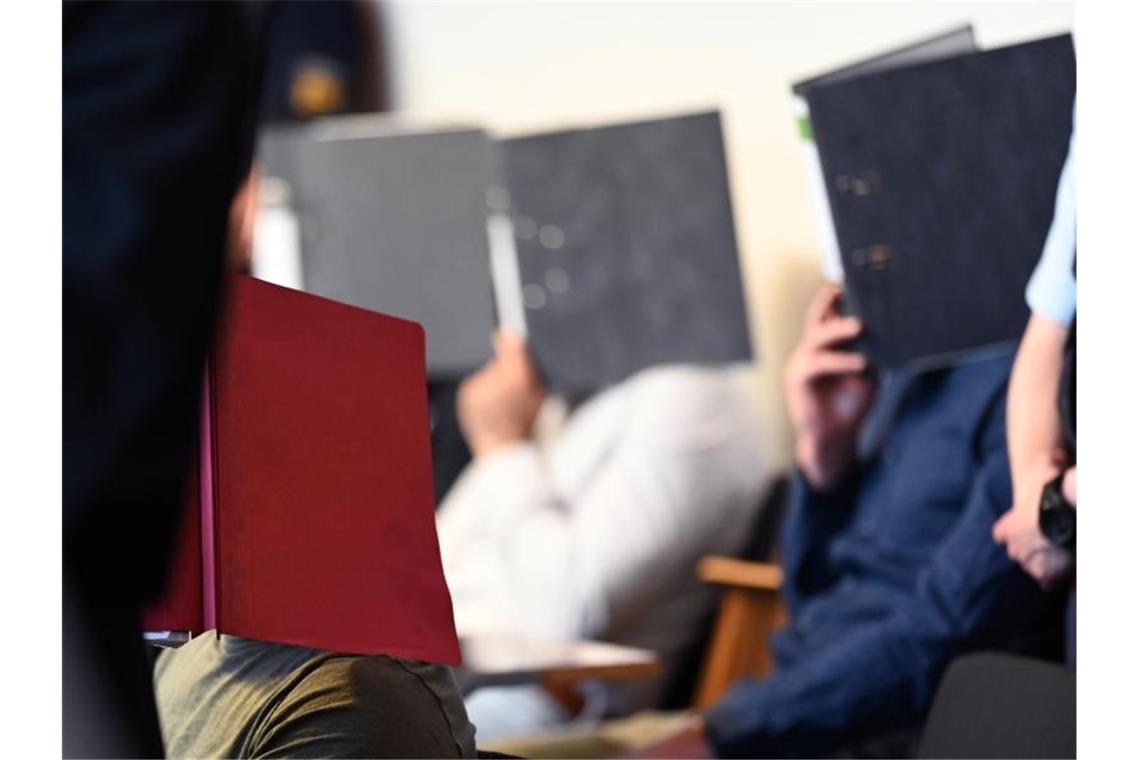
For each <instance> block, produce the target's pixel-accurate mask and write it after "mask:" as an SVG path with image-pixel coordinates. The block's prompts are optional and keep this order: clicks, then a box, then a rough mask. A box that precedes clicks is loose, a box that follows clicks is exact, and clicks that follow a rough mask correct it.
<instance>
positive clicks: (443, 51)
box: [384, 2, 1073, 466]
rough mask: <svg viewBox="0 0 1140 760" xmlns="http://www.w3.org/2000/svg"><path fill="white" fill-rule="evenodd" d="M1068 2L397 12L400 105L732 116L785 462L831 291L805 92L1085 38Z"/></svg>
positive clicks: (395, 7) (740, 194)
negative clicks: (816, 85)
mask: <svg viewBox="0 0 1140 760" xmlns="http://www.w3.org/2000/svg"><path fill="white" fill-rule="evenodd" d="M1072 14H1073V11H1072V5H1071V3H1067V2H1017V3H999V2H989V3H984V2H959V3H947V2H921V3H919V2H912V3H859V2H844V3H806V2H799V3H712V2H688V3H583V2H577V3H553V2H551V3H547V2H541V3H539V2H531V3H482V2H469V3H427V2H396V3H387V4H385V8H384V21H385V25H386V29H387V35H388V42H387V44H388V55H389V60H390V66H391V74H392V77H393V79H394V82H393V84H394V92H395V99H396V106H397V107H398V108H399V109H400V110H402V111H407V112H410V113H411V114H414V115H416V116H422V117H427V118H431V119H437V118H439V119H448V120H467V121H473V122H476V123H479V124H482V125H485V126H486V127H488V128H490V129H493V130H496V131H499V132H501V133H504V134H510V133H517V132H524V131H528V130H532V129H542V128H556V127H561V126H566V125H571V124H590V123H595V122H605V121H607V120H617V119H625V118H636V117H644V116H653V115H662V114H668V113H670V112H674V111H684V110H692V109H696V108H706V107H709V106H715V107H719V108H720V109H721V111H722V114H723V117H724V127H725V132H726V144H727V150H728V162H729V171H730V179H731V183H732V192H733V203H734V208H735V213H736V224H737V233H738V236H739V242H740V251H741V258H742V262H743V268H744V272H745V278H746V290H747V291H748V297H749V306H750V312H751V318H752V324H753V334H754V337H755V339H756V342H757V344H758V348H759V350H760V356H761V361H760V367H759V371H758V373H757V391H758V395H759V398H760V399H761V403H762V405H763V408H764V415H765V421H766V423H767V425H768V429H769V430H770V435H771V443H772V445H773V448H774V451H775V452H776V454H775V459H776V462H775V464H777V465H779V466H783V465H784V464H786V463H787V461H788V450H789V447H788V440H789V438H788V430H787V423H786V418H785V416H784V412H783V409H782V406H781V404H780V395H779V393H780V391H779V369H780V366H781V365H782V363H783V360H784V358H785V357H786V356H787V353H788V351H789V350H790V349H791V347H792V345H793V344H794V342H795V340H796V339H797V338H798V335H799V326H800V317H801V313H802V310H803V307H804V303H805V300H806V298H807V297H808V296H809V295H810V293H811V292H812V290H813V289H814V288H815V286H816V284H817V283H818V282H819V275H818V266H817V260H816V258H815V256H816V248H817V243H816V236H815V230H814V228H813V227H812V224H811V220H810V209H809V205H808V203H809V198H808V194H807V185H806V183H805V180H804V174H803V167H802V164H801V158H800V153H799V149H798V143H797V137H796V132H795V129H794V126H795V125H794V119H793V116H792V103H791V98H790V96H789V86H790V84H791V82H793V81H795V80H798V79H800V78H802V77H804V76H807V75H811V74H813V73H815V72H817V71H820V70H822V69H826V68H828V67H831V66H833V65H838V64H842V63H845V62H847V61H849V60H852V59H855V58H859V57H862V56H865V55H867V54H871V53H874V52H876V51H878V50H880V49H883V48H887V47H891V46H894V45H898V44H903V43H906V42H908V41H911V40H913V39H915V38H918V37H922V36H926V35H929V34H932V33H937V32H939V31H941V30H943V29H945V28H947V27H949V26H953V25H956V24H959V23H962V22H966V21H969V22H972V23H973V25H974V30H975V34H976V36H977V39H978V42H979V44H980V45H981V46H983V47H993V46H997V45H1002V44H1008V43H1011V42H1017V41H1021V40H1024V39H1029V38H1033V37H1038V36H1043V35H1047V34H1053V33H1059V32H1063V31H1067V30H1069V29H1071V28H1072Z"/></svg>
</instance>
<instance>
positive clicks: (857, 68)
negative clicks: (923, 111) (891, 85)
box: [792, 24, 978, 95]
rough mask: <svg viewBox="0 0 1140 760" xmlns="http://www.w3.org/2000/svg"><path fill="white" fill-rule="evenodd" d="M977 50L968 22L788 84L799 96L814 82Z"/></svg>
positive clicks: (840, 79)
mask: <svg viewBox="0 0 1140 760" xmlns="http://www.w3.org/2000/svg"><path fill="white" fill-rule="evenodd" d="M977 49H978V46H977V44H976V43H975V41H974V27H973V26H971V25H970V24H963V25H962V26H958V27H955V28H953V29H949V30H947V31H945V32H941V33H939V34H936V35H934V36H933V37H927V38H925V39H922V40H918V41H917V42H912V43H910V44H907V45H903V46H902V47H898V48H894V49H892V50H888V51H886V52H884V53H879V54H877V55H873V56H871V57H869V58H863V59H861V60H858V61H855V62H853V63H849V64H847V65H845V66H841V67H839V68H836V69H832V70H830V71H826V72H824V73H822V74H818V75H816V76H814V77H811V78H810V79H804V80H802V81H799V82H796V83H795V84H794V85H792V92H794V93H795V94H796V95H803V94H805V93H806V92H807V91H808V90H810V89H811V88H812V87H816V86H818V85H822V84H835V83H836V82H842V81H844V80H845V79H853V78H855V77H859V76H864V75H866V74H874V73H876V72H879V71H888V70H890V69H897V68H900V67H902V66H914V65H917V64H920V63H926V62H928V61H937V60H939V59H940V58H949V57H950V56H953V55H962V54H964V53H972V52H974V51H975V50H977Z"/></svg>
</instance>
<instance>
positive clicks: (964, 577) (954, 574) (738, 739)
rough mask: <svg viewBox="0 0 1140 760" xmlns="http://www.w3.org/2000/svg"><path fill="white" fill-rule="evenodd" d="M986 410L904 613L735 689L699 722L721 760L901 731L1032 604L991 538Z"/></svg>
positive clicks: (997, 469)
mask: <svg viewBox="0 0 1140 760" xmlns="http://www.w3.org/2000/svg"><path fill="white" fill-rule="evenodd" d="M1001 398H1004V395H1002V396H1001ZM995 406H996V407H997V408H996V409H994V410H993V411H992V412H991V413H990V415H989V418H990V419H989V423H988V426H987V430H986V435H985V440H984V441H983V445H984V452H983V454H982V458H981V461H980V462H979V466H978V468H977V475H976V476H975V479H974V482H973V485H972V487H971V490H970V495H969V498H968V503H967V504H966V507H965V509H964V510H963V512H962V515H961V517H960V518H959V519H958V522H957V523H956V524H955V526H954V528H953V529H952V530H951V532H950V533H949V534H948V535H947V537H946V538H945V540H944V541H943V542H942V543H941V545H940V546H939V547H938V549H937V550H936V551H935V552H934V553H933V555H932V556H931V558H930V562H929V564H928V566H927V567H926V568H925V569H924V570H923V571H922V572H921V573H920V575H919V577H918V580H917V583H916V587H915V591H914V594H913V597H912V599H911V601H910V603H909V604H903V605H898V607H897V608H896V609H895V610H894V612H893V613H892V614H891V615H889V616H886V617H883V618H878V619H875V620H873V621H870V622H868V623H866V624H863V625H860V626H856V627H853V628H852V631H851V635H850V636H847V637H845V638H844V639H843V640H841V641H839V642H837V643H836V644H834V645H833V646H831V647H829V648H827V649H826V650H824V651H823V652H821V653H820V654H819V655H818V656H814V657H811V658H808V659H807V660H806V661H805V662H802V663H799V664H797V665H795V666H793V667H791V668H789V669H787V670H784V671H781V672H779V673H777V674H776V675H775V676H773V677H770V678H767V679H763V680H756V679H750V680H744V681H741V682H738V683H737V684H736V685H735V686H734V687H733V688H732V689H731V690H730V691H729V693H728V694H727V695H726V696H725V698H724V699H723V700H722V701H721V702H720V703H719V704H717V705H716V706H714V707H713V708H712V710H710V711H709V713H708V714H707V721H708V733H709V737H710V739H711V740H712V742H713V744H714V746H715V747H716V749H717V750H718V752H719V753H720V754H721V755H723V756H727V757H732V756H749V757H768V756H789V757H790V756H800V755H811V754H813V753H818V752H819V751H821V750H822V749H824V748H827V747H830V746H834V745H835V744H837V743H840V742H842V741H844V738H845V736H846V735H847V734H848V732H852V731H853V732H856V733H858V734H863V735H866V734H869V733H872V732H875V731H886V730H890V729H891V728H894V727H898V726H902V725H907V724H908V723H909V722H913V721H915V720H917V719H918V718H919V717H920V716H921V714H922V712H923V711H924V710H925V709H926V707H927V706H928V704H929V702H930V699H931V696H932V691H933V690H934V688H935V687H936V685H937V679H938V678H939V676H940V674H941V672H942V669H943V668H944V667H945V665H946V664H947V663H948V662H949V660H950V658H952V657H953V656H954V655H955V654H956V653H957V652H958V651H960V649H961V648H962V647H964V646H966V645H968V644H969V643H970V642H971V641H973V640H975V639H977V638H978V637H980V636H982V635H983V634H984V633H985V632H986V630H987V629H989V628H996V627H1001V626H1003V625H1004V624H1005V623H1006V620H1007V618H1020V617H1021V616H1022V615H1023V614H1024V613H1025V606H1026V604H1028V603H1032V602H1033V601H1034V600H1039V599H1040V597H1039V595H1038V594H1037V593H1036V590H1035V587H1034V586H1033V585H1032V583H1031V582H1030V581H1029V579H1028V578H1027V577H1026V576H1025V575H1024V574H1023V573H1021V571H1020V570H1019V569H1018V568H1017V566H1016V565H1014V564H1013V563H1012V562H1011V561H1010V560H1009V559H1008V557H1007V556H1006V555H1005V551H1004V550H1003V549H1002V548H1001V547H1000V546H998V545H996V544H995V543H994V541H993V539H992V538H991V536H990V530H991V528H992V526H993V523H994V521H995V520H996V519H997V518H998V516H1000V515H1001V513H1002V512H1003V511H1004V510H1005V509H1006V508H1007V507H1008V506H1009V504H1010V499H1011V486H1010V477H1009V466H1008V461H1007V457H1006V453H1005V445H1004V438H1003V436H1002V435H1001V432H1002V431H1003V430H1004V414H1003V413H1002V405H1001V403H1000V402H998V403H996V404H995Z"/></svg>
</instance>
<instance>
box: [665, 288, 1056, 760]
mask: <svg viewBox="0 0 1140 760" xmlns="http://www.w3.org/2000/svg"><path fill="white" fill-rule="evenodd" d="M838 298H839V291H838V289H836V288H833V287H828V288H827V289H825V290H824V291H823V292H822V293H820V295H819V296H817V298H816V300H815V302H814V304H813V306H812V308H811V310H810V312H809V314H808V317H807V320H806V325H805V330H804V335H803V338H802V339H801V342H800V345H799V347H798V348H797V350H796V352H795V353H794V354H793V356H792V358H791V359H790V361H789V363H788V366H787V369H786V372H785V391H786V394H787V398H788V406H789V411H790V414H791V417H792V421H793V424H794V426H795V432H796V448H795V458H796V465H797V471H796V474H795V476H794V483H793V493H792V497H791V501H790V503H789V513H788V516H787V518H786V521H785V525H784V530H783V536H782V542H781V556H782V563H783V567H784V572H785V581H784V588H783V594H784V599H785V601H786V603H787V605H788V608H789V612H790V622H789V623H788V625H787V627H786V628H785V629H784V630H783V631H781V632H780V633H778V634H776V636H775V637H774V638H773V639H772V641H771V642H770V644H771V647H772V650H773V653H774V655H775V661H776V667H775V671H774V673H772V674H771V675H770V676H768V677H765V678H761V679H755V678H747V679H743V680H741V681H739V682H737V683H736V684H735V685H734V686H733V687H732V688H731V689H730V690H729V692H728V693H727V694H726V695H725V696H724V697H723V698H722V699H721V700H720V702H719V703H718V704H716V705H714V706H713V707H712V708H711V709H710V710H708V711H707V712H706V713H705V714H703V715H702V716H700V717H699V719H698V720H697V721H695V723H694V724H693V725H691V726H689V727H687V728H686V729H685V730H684V731H683V732H680V733H678V734H675V735H673V736H672V737H671V738H670V739H668V740H667V741H665V742H663V743H662V744H659V745H657V746H656V747H654V748H652V749H650V750H648V752H647V753H646V755H645V756H647V757H694V756H709V755H719V756H725V757H809V756H820V755H821V754H828V753H834V752H837V751H844V750H850V749H851V748H852V747H861V748H862V750H860V751H873V750H870V749H869V748H870V747H875V746H877V747H878V750H879V751H885V752H886V753H888V754H891V755H898V754H899V753H900V752H905V751H909V750H912V749H913V745H911V743H910V742H911V741H912V740H913V738H915V737H916V736H917V726H918V724H919V723H920V722H921V720H922V718H923V716H924V714H925V711H926V710H927V709H928V708H929V705H930V702H931V699H932V697H933V693H934V690H935V689H936V687H937V685H938V683H939V679H940V677H941V675H942V672H943V670H944V668H945V667H946V665H947V664H948V663H949V662H950V660H951V659H952V658H953V657H955V656H956V655H958V654H960V653H963V652H967V651H971V650H974V649H978V648H982V647H985V648H991V649H1007V650H1026V649H1029V650H1035V651H1037V652H1041V651H1046V650H1050V647H1052V650H1050V651H1051V652H1052V653H1059V648H1060V647H1059V643H1060V642H1059V638H1060V637H1059V632H1060V630H1059V629H1060V626H1059V622H1060V615H1059V612H1060V609H1059V606H1058V604H1057V603H1056V602H1058V601H1059V600H1058V599H1056V598H1053V597H1051V596H1050V595H1047V594H1046V593H1045V592H1043V591H1042V590H1041V589H1040V588H1038V587H1037V585H1036V584H1035V583H1033V581H1032V580H1031V579H1030V578H1029V577H1028V576H1026V575H1025V574H1023V573H1022V572H1021V571H1020V569H1019V568H1018V566H1017V565H1016V564H1015V563H1014V562H1013V561H1011V560H1010V559H1009V557H1007V556H1006V552H1005V551H1004V549H1003V548H1002V547H1000V546H997V545H996V544H994V543H993V542H992V541H991V540H989V535H990V531H991V529H992V527H993V524H994V521H995V520H996V519H997V518H998V517H999V516H1000V515H1001V514H1002V513H1003V512H1004V511H1005V509H1006V508H1007V507H1008V505H1009V503H1010V498H1011V483H1010V471H1009V461H1008V457H1007V454H1006V446H1005V395H1006V384H1007V382H1008V379H1009V372H1010V366H1011V363H1012V359H1013V355H1012V352H1005V353H1001V354H996V355H990V356H988V357H986V358H977V359H976V360H974V361H969V362H964V363H962V364H959V365H957V366H954V367H951V368H948V369H941V370H933V371H926V372H913V371H898V372H893V373H886V374H884V375H883V377H881V378H878V379H876V378H874V377H873V376H872V375H869V374H867V373H866V372H865V370H866V367H867V363H866V360H865V358H864V357H863V356H862V355H861V354H859V353H857V352H855V351H848V350H841V348H840V347H841V345H842V344H843V343H844V342H846V341H850V340H851V339H853V338H855V337H857V335H858V334H859V332H860V330H861V325H860V323H859V322H858V320H856V319H855V318H853V317H844V316H840V314H839V312H838V309H837V301H838ZM1043 621H1053V622H1054V623H1055V624H1054V625H1045V624H1044V622H1043ZM757 645H758V646H759V645H761V642H757ZM912 728H913V729H915V732H914V734H911V733H910V729H912ZM884 737H892V740H891V741H890V742H887V743H884ZM870 742H875V744H871V743H870Z"/></svg>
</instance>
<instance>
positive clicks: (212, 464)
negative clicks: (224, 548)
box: [198, 361, 218, 631]
mask: <svg viewBox="0 0 1140 760" xmlns="http://www.w3.org/2000/svg"><path fill="white" fill-rule="evenodd" d="M199 420H200V422H199V426H200V435H199V436H198V439H199V447H200V451H199V461H200V476H199V481H200V482H199V488H200V492H199V494H200V502H201V507H202V626H203V629H204V630H207V631H208V630H218V562H217V556H218V555H217V544H218V535H217V519H216V517H217V488H216V483H217V479H216V478H215V472H216V468H217V457H216V448H215V445H214V443H215V441H214V431H215V419H214V372H213V362H212V361H207V364H206V380H205V382H203V383H202V413H201V414H200V415H199Z"/></svg>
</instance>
